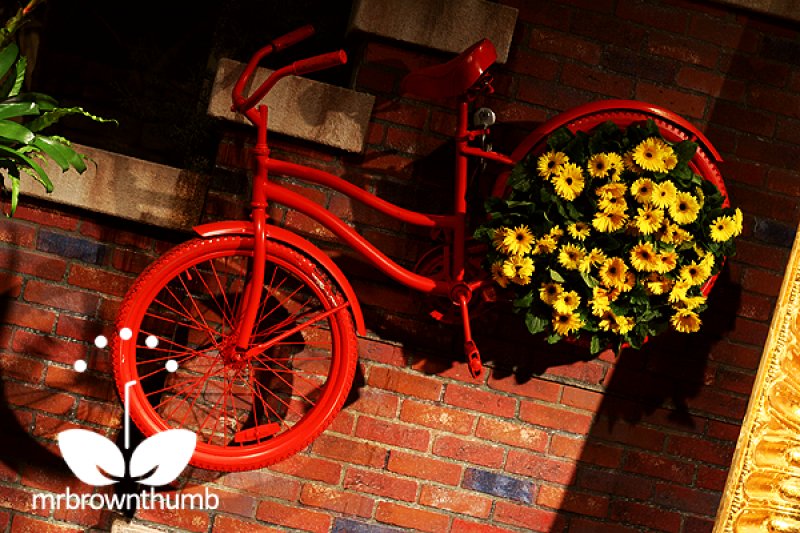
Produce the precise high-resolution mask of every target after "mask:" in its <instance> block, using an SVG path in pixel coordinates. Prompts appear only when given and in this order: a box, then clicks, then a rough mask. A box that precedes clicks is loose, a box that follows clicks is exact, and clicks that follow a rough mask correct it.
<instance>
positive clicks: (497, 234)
mask: <svg viewBox="0 0 800 533" xmlns="http://www.w3.org/2000/svg"><path fill="white" fill-rule="evenodd" d="M512 232H513V230H512V229H511V228H506V227H502V228H497V229H496V230H494V233H493V234H492V244H493V245H494V247H495V249H496V250H497V251H498V252H500V253H504V254H506V255H508V253H509V251H508V248H507V247H506V245H505V242H504V241H505V240H506V235H509V234H511V233H512Z"/></svg>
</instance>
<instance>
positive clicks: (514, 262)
mask: <svg viewBox="0 0 800 533" xmlns="http://www.w3.org/2000/svg"><path fill="white" fill-rule="evenodd" d="M533 270H534V266H533V260H532V259H531V258H530V257H525V256H521V255H512V256H511V257H509V258H508V259H506V260H505V261H504V262H503V275H504V276H505V277H507V278H509V279H510V280H511V281H512V282H514V283H516V284H517V285H527V284H528V283H530V282H531V274H533Z"/></svg>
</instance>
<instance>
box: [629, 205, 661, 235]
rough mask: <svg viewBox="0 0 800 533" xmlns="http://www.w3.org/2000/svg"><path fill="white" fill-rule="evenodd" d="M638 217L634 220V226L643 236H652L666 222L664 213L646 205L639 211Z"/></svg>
mask: <svg viewBox="0 0 800 533" xmlns="http://www.w3.org/2000/svg"><path fill="white" fill-rule="evenodd" d="M637 213H639V214H638V215H636V216H635V217H634V219H633V224H634V225H635V226H636V229H638V230H639V232H640V233H641V234H642V235H650V234H651V233H654V232H656V231H658V229H659V228H660V227H661V224H662V223H663V222H664V211H662V210H661V209H658V208H656V207H653V206H650V205H646V206H644V207H640V208H639V209H638V210H637Z"/></svg>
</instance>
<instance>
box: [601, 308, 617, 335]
mask: <svg viewBox="0 0 800 533" xmlns="http://www.w3.org/2000/svg"><path fill="white" fill-rule="evenodd" d="M598 326H600V329H602V330H603V331H613V330H614V328H616V327H617V317H616V316H615V315H614V313H613V312H612V311H611V310H609V311H606V312H605V313H603V314H602V315H600V322H599V323H598Z"/></svg>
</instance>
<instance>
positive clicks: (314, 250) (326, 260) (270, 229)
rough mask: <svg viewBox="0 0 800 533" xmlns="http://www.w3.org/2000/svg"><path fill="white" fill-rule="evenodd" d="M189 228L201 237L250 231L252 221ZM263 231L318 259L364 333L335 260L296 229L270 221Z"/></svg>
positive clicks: (352, 296) (358, 309) (358, 308)
mask: <svg viewBox="0 0 800 533" xmlns="http://www.w3.org/2000/svg"><path fill="white" fill-rule="evenodd" d="M192 229H194V231H195V232H196V233H197V234H198V235H200V236H201V237H217V236H219V235H253V223H252V222H249V221H246V220H226V221H221V222H210V223H208V224H201V225H199V226H195V227H194V228H192ZM266 231H267V238H268V239H274V240H276V241H278V242H281V243H284V244H288V245H289V246H291V247H293V248H296V249H298V250H300V251H301V252H303V253H305V254H306V255H308V256H309V257H310V258H311V259H313V260H314V261H317V262H318V263H319V264H320V265H322V267H323V268H325V269H326V270H327V271H328V274H329V275H330V276H331V277H332V278H333V280H334V282H335V283H336V284H337V285H339V287H340V288H341V289H342V292H344V295H345V298H347V301H348V302H350V309H351V310H352V311H353V319H354V321H355V326H356V332H358V334H359V335H364V334H366V327H365V325H364V314H363V313H362V311H361V304H359V302H358V297H357V296H356V293H355V291H354V290H353V286H352V285H351V284H350V282H349V281H348V280H347V277H346V276H345V275H344V273H343V272H342V270H341V269H340V268H339V267H338V266H337V265H336V263H334V262H333V260H332V259H331V258H330V257H329V256H328V255H327V254H326V253H325V252H323V251H322V250H320V249H319V247H317V246H315V245H313V244H312V243H311V242H309V241H308V240H306V239H304V238H302V237H300V236H299V235H297V234H295V233H292V232H291V231H288V230H285V229H283V228H279V227H277V226H273V225H267V226H266Z"/></svg>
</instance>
